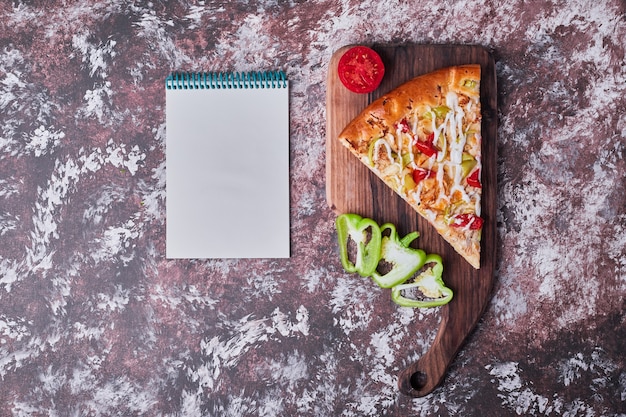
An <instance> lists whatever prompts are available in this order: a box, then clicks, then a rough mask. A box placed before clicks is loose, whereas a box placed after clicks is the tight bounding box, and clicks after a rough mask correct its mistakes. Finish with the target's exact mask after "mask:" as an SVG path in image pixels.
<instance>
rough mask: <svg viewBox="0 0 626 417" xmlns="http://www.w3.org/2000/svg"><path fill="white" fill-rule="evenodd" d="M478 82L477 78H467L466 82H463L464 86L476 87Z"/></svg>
mask: <svg viewBox="0 0 626 417" xmlns="http://www.w3.org/2000/svg"><path fill="white" fill-rule="evenodd" d="M476 84H477V83H476V81H475V80H469V79H467V80H465V82H464V83H463V86H464V87H467V88H476Z"/></svg>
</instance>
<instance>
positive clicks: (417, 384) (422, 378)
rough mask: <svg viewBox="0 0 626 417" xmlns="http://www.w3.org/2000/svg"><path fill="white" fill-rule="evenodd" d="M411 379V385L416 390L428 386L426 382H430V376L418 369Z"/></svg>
mask: <svg viewBox="0 0 626 417" xmlns="http://www.w3.org/2000/svg"><path fill="white" fill-rule="evenodd" d="M410 381H411V387H412V388H413V389H414V390H416V391H420V390H421V389H422V388H424V387H425V386H426V383H427V382H428V377H427V376H426V374H425V373H424V372H422V371H417V372H414V373H413V375H411V379H410Z"/></svg>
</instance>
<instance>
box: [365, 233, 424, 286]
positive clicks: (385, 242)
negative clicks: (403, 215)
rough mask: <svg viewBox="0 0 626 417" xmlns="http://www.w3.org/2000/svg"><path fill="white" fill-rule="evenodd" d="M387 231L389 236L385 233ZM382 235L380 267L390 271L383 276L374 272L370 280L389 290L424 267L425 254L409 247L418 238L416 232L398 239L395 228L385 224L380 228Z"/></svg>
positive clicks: (376, 271)
mask: <svg viewBox="0 0 626 417" xmlns="http://www.w3.org/2000/svg"><path fill="white" fill-rule="evenodd" d="M387 230H388V231H389V236H387V235H385V231H387ZM380 231H381V233H382V234H383V237H382V243H381V252H380V261H381V263H382V265H384V266H388V267H390V268H391V269H390V270H389V271H387V272H385V273H384V274H381V273H379V272H378V270H376V269H375V270H374V272H373V273H372V279H373V280H374V282H376V283H377V284H378V285H379V286H380V287H382V288H391V287H393V286H395V285H398V284H400V283H402V282H405V281H406V280H407V279H409V278H410V277H411V276H412V275H413V274H414V273H415V272H416V271H417V270H418V269H420V268H421V267H422V266H424V261H425V260H426V252H424V251H423V250H421V249H413V248H411V247H409V245H410V244H411V242H412V241H414V240H415V239H416V238H418V237H419V233H418V232H412V233H409V234H408V235H406V236H405V237H404V238H402V239H400V237H399V236H398V233H397V232H396V227H395V226H394V225H393V224H391V223H385V224H383V225H382V226H381V227H380Z"/></svg>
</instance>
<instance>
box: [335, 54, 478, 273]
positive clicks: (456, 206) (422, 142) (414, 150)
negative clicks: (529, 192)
mask: <svg viewBox="0 0 626 417" xmlns="http://www.w3.org/2000/svg"><path fill="white" fill-rule="evenodd" d="M339 140H340V141H341V143H343V144H344V145H345V146H346V147H347V148H348V149H349V150H350V151H351V152H352V153H353V154H354V155H355V156H356V157H358V158H359V159H360V160H361V162H363V163H364V164H365V165H367V166H368V167H369V168H370V169H371V170H372V171H373V172H374V173H375V174H376V175H377V176H378V177H380V178H381V179H382V180H383V181H384V182H385V184H387V185H388V186H389V187H391V188H392V189H393V190H394V191H395V192H396V193H398V194H399V195H400V196H402V198H404V200H406V201H407V203H408V204H410V205H411V207H413V208H414V209H415V211H417V212H418V213H419V214H420V215H422V216H423V217H424V218H426V219H427V220H428V222H429V223H430V224H432V225H433V226H434V227H435V229H436V230H437V232H438V233H439V234H440V235H441V236H442V237H443V238H444V239H445V240H446V241H448V242H449V243H450V244H451V245H452V247H454V249H455V250H456V251H457V252H458V253H460V254H461V255H462V256H463V257H464V258H465V259H466V260H467V261H468V262H469V263H470V264H471V265H472V266H473V267H474V268H476V269H479V268H480V238H481V232H482V227H483V219H482V218H481V217H480V215H481V210H480V209H481V201H480V199H481V180H480V175H481V168H482V165H481V111H480V65H462V66H455V67H450V68H444V69H440V70H437V71H434V72H432V73H428V74H425V75H421V76H419V77H416V78H414V79H412V80H410V81H408V82H406V83H404V84H402V85H401V86H399V87H397V88H396V89H394V90H393V91H391V92H389V93H387V94H385V95H384V96H382V97H380V98H379V99H377V100H376V101H374V102H373V103H371V104H370V105H369V106H368V107H367V108H365V109H364V110H363V111H362V112H361V113H360V114H359V115H358V116H357V117H356V118H355V119H354V120H352V121H351V122H350V124H348V126H346V128H345V129H344V130H343V132H342V133H341V134H340V135H339Z"/></svg>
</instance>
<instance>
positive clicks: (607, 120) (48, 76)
mask: <svg viewBox="0 0 626 417" xmlns="http://www.w3.org/2000/svg"><path fill="white" fill-rule="evenodd" d="M497 3H498V2H490V1H479V2H466V1H461V2H452V1H434V0H425V1H422V2H408V1H403V2H395V1H361V0H344V1H323V0H313V1H300V0H293V1H280V0H279V1H276V0H274V1H269V0H267V1H254V0H250V1H233V2H216V1H211V0H208V1H201V2H182V1H181V2H161V1H155V2H137V3H134V2H125V1H112V2H105V1H102V2H98V1H86V2H82V1H81V2H59V3H55V2H44V1H37V0H35V1H30V2H26V3H25V4H18V2H2V3H1V4H0V29H1V30H0V151H1V152H0V416H87V415H89V416H108V415H117V416H134V415H146V416H163V417H165V416H220V417H221V416H345V417H349V416H381V415H385V416H408V415H415V416H417V415H438V416H453V415H463V416H507V415H533V416H547V415H566V416H624V415H626V414H625V413H626V369H625V364H626V361H625V357H626V356H625V355H624V347H625V340H626V322H625V315H624V310H625V300H624V296H625V294H626V180H625V178H626V177H625V172H626V161H625V157H626V63H625V50H626V47H625V45H626V42H625V41H626V15H625V13H626V6H625V5H624V3H623V2H622V1H620V0H599V1H593V2H592V1H584V0H578V1H568V2H565V1H554V2H518V1H513V0H504V1H502V2H499V3H500V4H497ZM404 42H412V43H428V44H476V45H483V46H484V47H486V48H488V49H489V50H490V51H492V54H493V56H494V58H495V60H496V71H497V80H498V90H499V95H498V102H499V103H498V104H499V109H498V123H499V129H498V155H499V157H498V240H499V242H498V250H499V252H498V260H497V276H496V284H495V287H494V291H493V298H492V300H491V302H490V304H489V305H488V307H487V310H486V312H485V314H484V316H483V318H482V320H481V321H480V322H479V324H478V327H477V328H476V330H475V332H473V333H472V335H471V336H470V337H469V339H468V340H467V342H466V344H465V345H464V346H463V348H462V350H461V351H460V353H459V355H458V357H457V358H456V360H455V361H454V363H453V364H452V366H451V368H450V369H449V372H448V374H447V376H446V378H445V380H444V382H443V384H442V385H441V386H440V387H439V388H438V389H437V390H436V391H434V392H433V393H432V394H431V395H429V396H426V397H423V398H416V399H415V398H409V397H406V396H403V395H402V394H400V393H399V392H398V390H397V385H396V382H397V375H398V373H399V372H400V371H401V370H402V369H404V368H405V367H406V366H407V364H408V363H410V362H411V361H414V360H416V359H417V358H418V357H419V356H420V354H422V353H423V352H424V351H425V350H426V349H427V348H428V346H429V344H430V343H431V342H432V340H433V338H434V335H435V332H436V328H437V323H438V312H437V310H436V309H434V310H426V311H420V310H407V309H397V310H396V311H395V313H394V314H392V315H390V316H387V317H381V316H380V315H379V314H377V305H380V303H386V302H388V301H387V298H386V295H384V294H382V293H381V292H380V291H376V289H375V288H374V287H368V286H366V285H363V284H362V282H358V281H355V278H354V276H351V275H348V274H346V273H344V272H343V271H342V269H341V265H340V263H339V258H338V250H337V247H336V246H337V245H336V243H335V239H336V237H335V234H334V223H333V222H334V215H333V213H332V212H331V211H330V210H329V208H328V206H327V204H326V199H325V169H324V168H325V88H326V87H325V83H326V74H327V70H328V61H329V59H330V57H331V55H332V53H333V52H334V51H335V50H337V49H338V48H340V47H341V46H344V45H346V44H353V43H362V44H369V43H379V44H385V43H404ZM258 69H284V70H285V71H286V73H287V76H288V78H289V79H290V84H291V93H290V94H291V96H290V100H291V110H290V117H291V133H290V148H291V154H290V155H291V245H292V256H291V258H289V259H283V260H193V261H187V260H167V259H165V221H166V213H165V200H164V198H165V168H166V164H165V153H164V145H165V129H166V126H165V115H164V106H165V90H164V79H165V77H166V75H167V74H168V73H169V72H170V71H173V70H190V71H205V70H224V71H227V70H238V71H247V70H258Z"/></svg>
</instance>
